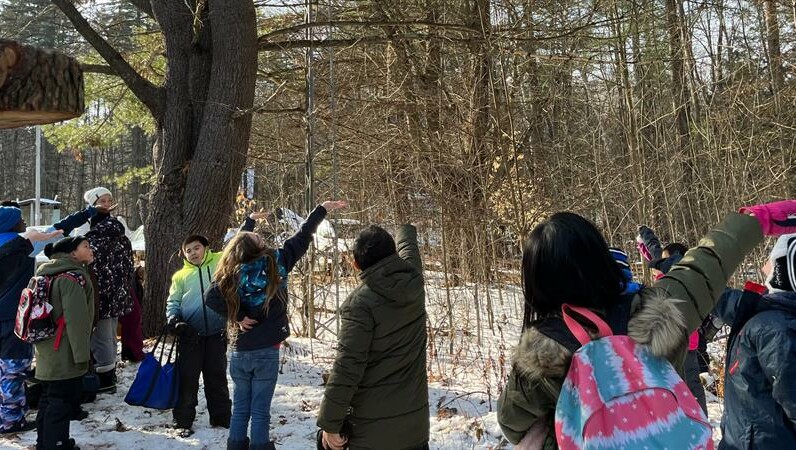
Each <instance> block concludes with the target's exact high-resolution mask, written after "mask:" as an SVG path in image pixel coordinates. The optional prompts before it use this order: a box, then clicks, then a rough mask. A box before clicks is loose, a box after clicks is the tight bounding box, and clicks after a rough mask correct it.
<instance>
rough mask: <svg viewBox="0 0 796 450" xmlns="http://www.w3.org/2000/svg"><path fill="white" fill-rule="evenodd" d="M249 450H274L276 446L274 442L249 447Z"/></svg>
mask: <svg viewBox="0 0 796 450" xmlns="http://www.w3.org/2000/svg"><path fill="white" fill-rule="evenodd" d="M249 450H276V444H274V441H271V442H269V443H267V444H255V445H249Z"/></svg>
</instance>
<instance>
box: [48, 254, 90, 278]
mask: <svg viewBox="0 0 796 450" xmlns="http://www.w3.org/2000/svg"><path fill="white" fill-rule="evenodd" d="M70 270H71V271H79V272H81V273H83V274H85V275H87V272H86V268H85V266H83V265H82V264H80V263H78V262H76V261H75V260H73V259H72V258H71V257H69V255H67V254H64V253H56V254H54V255H52V256H51V257H50V260H49V261H47V262H45V263H44V264H42V265H41V266H40V267H39V269H38V270H37V271H36V275H57V274H59V273H64V272H68V271H70Z"/></svg>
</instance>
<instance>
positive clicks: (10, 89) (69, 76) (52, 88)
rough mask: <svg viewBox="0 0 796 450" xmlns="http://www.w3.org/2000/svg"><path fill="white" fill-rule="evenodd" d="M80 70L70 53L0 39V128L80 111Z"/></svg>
mask: <svg viewBox="0 0 796 450" xmlns="http://www.w3.org/2000/svg"><path fill="white" fill-rule="evenodd" d="M83 110H84V104H83V71H82V70H81V68H80V64H79V63H78V62H77V61H76V60H75V59H74V58H72V57H69V56H66V55H63V54H60V53H56V52H53V51H49V50H43V49H40V48H36V47H31V46H29V45H21V44H19V43H17V42H14V41H6V40H0V128H15V127H23V126H28V125H41V124H45V123H52V122H58V121H61V120H66V119H72V118H74V117H78V116H80V115H81V114H83Z"/></svg>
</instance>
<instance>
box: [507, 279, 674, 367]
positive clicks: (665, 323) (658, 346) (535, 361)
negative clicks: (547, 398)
mask: <svg viewBox="0 0 796 450" xmlns="http://www.w3.org/2000/svg"><path fill="white" fill-rule="evenodd" d="M645 297H646V298H641V296H639V295H637V296H636V298H635V299H634V308H633V310H634V311H633V312H632V315H631V318H630V322H629V323H628V332H627V334H628V336H630V337H631V338H633V340H635V341H636V342H638V343H639V344H643V345H647V346H648V347H649V349H650V350H651V351H652V353H653V354H655V356H658V357H663V358H667V359H671V358H673V356H674V355H677V354H678V353H679V352H680V351H681V350H682V349H684V348H685V346H686V344H687V338H688V335H687V330H688V329H687V327H686V322H685V318H684V317H683V314H682V313H681V312H680V310H679V309H678V308H677V306H676V305H677V302H679V301H681V300H674V299H670V298H666V296H665V294H664V293H663V292H656V293H655V294H652V295H649V296H645ZM636 302H638V303H636ZM571 358H572V353H570V351H569V350H567V349H566V348H564V346H562V345H561V344H559V343H558V342H556V341H554V340H553V339H551V338H549V337H547V336H545V335H544V334H542V333H540V332H539V331H538V330H536V329H535V328H530V329H528V330H526V331H525V332H524V333H523V335H522V337H521V339H520V345H519V346H518V347H517V350H516V352H515V354H514V365H515V367H516V369H517V370H518V371H519V372H520V373H521V374H522V375H523V376H525V377H527V378H529V379H537V380H539V379H542V378H563V377H564V376H565V375H566V373H567V370H569V363H570V360H571Z"/></svg>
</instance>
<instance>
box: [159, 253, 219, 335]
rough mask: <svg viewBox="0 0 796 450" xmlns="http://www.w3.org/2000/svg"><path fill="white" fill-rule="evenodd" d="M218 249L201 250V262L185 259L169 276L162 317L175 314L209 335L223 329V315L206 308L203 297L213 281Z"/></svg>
mask: <svg viewBox="0 0 796 450" xmlns="http://www.w3.org/2000/svg"><path fill="white" fill-rule="evenodd" d="M219 259H221V253H218V252H213V251H210V250H209V249H208V250H207V251H206V252H205V257H204V260H203V261H202V264H200V265H198V266H197V265H195V264H193V263H191V262H189V261H188V260H185V262H184V264H183V266H182V269H180V270H178V271H177V272H176V273H175V274H174V276H172V277H171V288H169V298H168V299H167V300H166V319H167V320H168V319H170V318H171V317H175V316H176V317H179V318H180V320H182V321H185V322H187V323H188V325H190V326H191V327H193V329H194V330H196V331H197V333H199V335H200V336H211V335H214V334H219V333H221V332H222V331H224V325H225V323H226V321H227V319H226V318H225V317H223V316H221V315H219V314H218V313H216V312H215V311H213V310H212V309H210V308H209V307H208V306H207V304H206V302H205V298H204V292H205V290H206V289H207V288H208V287H210V285H211V284H212V283H213V275H214V274H215V272H216V266H217V265H218V260H219Z"/></svg>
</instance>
